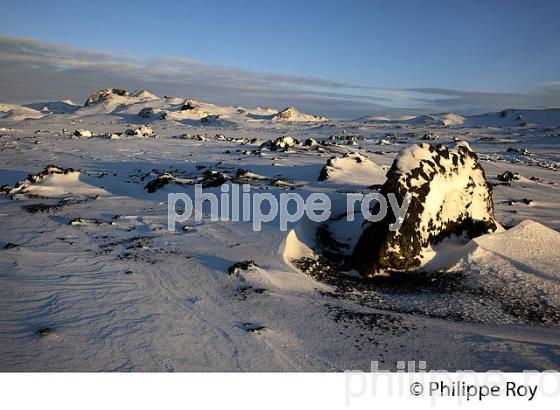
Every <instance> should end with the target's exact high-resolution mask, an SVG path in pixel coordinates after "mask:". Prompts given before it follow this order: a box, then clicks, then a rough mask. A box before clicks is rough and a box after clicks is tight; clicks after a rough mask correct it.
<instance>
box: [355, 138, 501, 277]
mask: <svg viewBox="0 0 560 410" xmlns="http://www.w3.org/2000/svg"><path fill="white" fill-rule="evenodd" d="M380 193H381V194H383V195H384V196H385V197H387V195H388V194H389V193H393V194H394V195H395V196H396V199H397V201H398V203H399V204H400V205H402V203H403V201H404V199H405V197H406V195H407V194H410V195H411V202H410V206H409V208H408V212H407V213H406V215H405V217H404V221H403V223H402V225H401V226H400V227H399V228H398V229H397V230H395V231H392V230H390V226H389V225H390V224H392V223H394V222H395V219H396V217H395V215H394V214H393V211H392V210H391V208H390V207H389V209H388V211H387V216H386V217H385V218H384V219H383V220H381V221H379V222H367V223H366V224H365V226H364V229H363V232H362V236H361V237H360V239H359V241H358V243H357V244H356V246H355V248H354V252H353V255H352V265H353V267H354V268H355V269H357V270H359V271H360V273H362V274H363V275H374V274H375V273H376V272H378V271H379V270H401V271H402V270H414V269H416V268H418V267H419V266H420V264H421V257H422V254H423V252H424V251H425V250H426V249H428V248H429V247H430V245H431V244H433V243H437V242H438V241H440V240H442V239H444V238H445V237H447V236H449V235H451V234H454V233H455V234H464V235H466V236H467V237H470V238H472V237H475V236H478V235H481V234H483V233H486V232H487V231H491V230H494V229H496V223H495V221H494V205H493V202H492V191H491V186H490V185H489V184H488V183H487V182H486V178H485V175H484V170H483V169H482V167H481V166H480V164H479V163H478V157H477V156H476V154H475V153H474V152H472V151H471V149H470V147H469V145H468V144H467V143H464V142H463V143H459V144H457V145H456V147H455V148H453V149H448V148H447V147H445V146H443V145H438V146H437V147H434V146H432V145H430V144H420V145H414V146H411V147H408V148H406V149H404V150H403V151H401V153H400V154H399V155H398V156H397V158H396V159H395V161H394V162H393V165H392V166H391V169H390V170H389V172H388V173H387V181H386V182H385V184H383V186H382V188H381V191H380ZM376 212H377V210H374V212H373V213H374V214H375V213H376Z"/></svg>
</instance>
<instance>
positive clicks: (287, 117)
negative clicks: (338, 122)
mask: <svg viewBox="0 0 560 410" xmlns="http://www.w3.org/2000/svg"><path fill="white" fill-rule="evenodd" d="M272 120H273V121H293V122H308V121H309V122H318V121H327V118H325V117H320V116H318V115H310V114H304V113H302V112H300V111H298V109H297V108H296V107H288V108H286V109H285V110H282V111H280V112H279V113H278V114H275V115H273V116H272Z"/></svg>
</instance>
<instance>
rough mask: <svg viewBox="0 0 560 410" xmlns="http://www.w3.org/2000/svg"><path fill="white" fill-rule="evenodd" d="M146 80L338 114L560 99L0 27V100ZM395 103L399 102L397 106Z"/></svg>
mask: <svg viewBox="0 0 560 410" xmlns="http://www.w3.org/2000/svg"><path fill="white" fill-rule="evenodd" d="M112 86H119V87H126V88H148V89H150V90H151V91H153V92H155V93H156V94H162V95H163V94H167V95H178V96H184V97H190V98H199V99H204V100H209V101H214V102H216V103H220V104H232V105H246V106H257V105H260V106H266V105H272V106H277V107H282V106H285V105H298V106H299V107H301V108H302V109H306V110H309V111H313V112H316V113H319V114H324V115H329V116H337V117H357V116H361V115H369V114H381V113H384V114H386V113H395V114H400V113H404V112H411V113H420V112H430V111H432V112H433V111H462V112H465V111H467V112H468V111H484V110H495V109H502V108H507V107H526V108H543V107H548V106H551V105H560V82H554V83H548V84H543V85H540V86H538V87H536V88H535V89H534V90H531V91H530V92H527V93H504V92H473V91H461V90H453V89H445V88H433V87H424V88H408V89H395V88H383V87H377V86H371V85H360V84H351V83H346V82H340V81H333V80H329V79H322V78H315V77H308V76H297V75H285V74H277V73H264V72H254V71H250V70H245V69H242V68H236V67H227V66H221V65H213V64H207V63H204V62H200V61H195V60H190V59H187V58H184V57H180V56H168V57H157V58H156V57H153V58H145V57H140V56H137V55H133V54H118V55H117V54H115V53H110V52H104V51H97V50H88V49H80V48H75V47H69V46H66V45H60V44H53V43H47V42H43V41H38V40H33V39H27V38H19V37H11V36H5V35H0V100H3V101H4V102H27V101H28V100H29V99H33V100H46V99H55V98H56V99H59V98H74V99H77V100H78V101H82V100H83V99H84V98H85V97H86V96H87V95H88V94H89V93H91V92H92V91H93V90H95V89H99V88H105V87H112ZM399 107H401V108H399Z"/></svg>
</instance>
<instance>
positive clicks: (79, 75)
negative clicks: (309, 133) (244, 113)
mask: <svg viewBox="0 0 560 410" xmlns="http://www.w3.org/2000/svg"><path fill="white" fill-rule="evenodd" d="M0 10H1V11H2V13H1V14H0V101H2V102H11V103H23V102H29V101H41V100H43V101H44V100H53V99H64V98H72V99H75V100H77V102H83V100H85V98H86V97H87V95H88V94H90V93H91V92H92V91H94V90H95V89H99V88H105V87H125V88H147V89H149V90H150V91H152V92H154V93H156V94H167V95H176V96H181V97H188V98H198V99H203V100H207V101H212V102H216V103H219V104H232V105H244V106H275V107H277V108H282V107H284V106H288V105H296V106H297V107H298V108H300V109H303V110H307V111H312V112H313V113H317V114H322V115H328V116H333V117H341V118H347V117H357V116H361V115H379V114H404V113H430V112H431V113H434V112H444V111H458V112H460V113H465V114H469V113H480V112H487V111H495V110H498V109H504V108H550V107H558V106H560V41H559V40H560V25H559V24H558V22H557V19H558V16H559V15H560V2H557V1H539V0H536V1H531V2H529V1H517V0H513V1H511V0H510V1H502V0H495V1H492V0H487V1H478V0H470V1H453V0H447V1H435V0H431V1H421V0H418V1H374V0H370V1H351V0H349V1H346V2H342V1H330V0H323V1H304V0H300V1H291V0H283V1H274V2H272V1H264V0H261V1H243V0H238V1H212V0H207V1H200V0H198V1H165V0H162V1H158V2H154V1H143V0H136V1H119V2H115V1H89V2H85V1H82V2H81V1H75V0H73V1H51V2H45V1H25V0H17V1H10V0H0Z"/></svg>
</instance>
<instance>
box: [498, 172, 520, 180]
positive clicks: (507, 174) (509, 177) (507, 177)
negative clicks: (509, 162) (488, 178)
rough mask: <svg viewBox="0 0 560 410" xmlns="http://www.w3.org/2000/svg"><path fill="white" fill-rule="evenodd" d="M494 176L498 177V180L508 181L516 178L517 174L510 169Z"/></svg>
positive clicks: (517, 177)
mask: <svg viewBox="0 0 560 410" xmlns="http://www.w3.org/2000/svg"><path fill="white" fill-rule="evenodd" d="M496 178H497V179H498V181H502V182H510V181H513V180H518V179H519V174H517V173H515V174H514V173H513V172H511V171H505V172H504V173H503V174H500V175H498V176H497V177H496Z"/></svg>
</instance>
